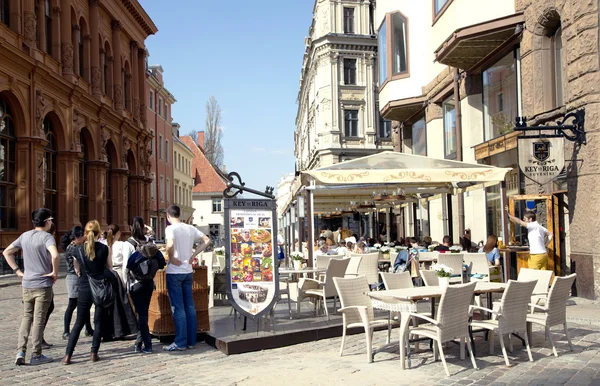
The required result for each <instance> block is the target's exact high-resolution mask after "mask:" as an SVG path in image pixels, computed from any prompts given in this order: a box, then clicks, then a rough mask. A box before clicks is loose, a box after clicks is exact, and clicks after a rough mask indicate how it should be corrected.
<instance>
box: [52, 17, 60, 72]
mask: <svg viewBox="0 0 600 386" xmlns="http://www.w3.org/2000/svg"><path fill="white" fill-rule="evenodd" d="M51 14H52V57H53V58H54V60H56V61H57V62H59V63H60V58H61V52H60V28H61V26H60V15H61V9H60V7H52V9H51Z"/></svg>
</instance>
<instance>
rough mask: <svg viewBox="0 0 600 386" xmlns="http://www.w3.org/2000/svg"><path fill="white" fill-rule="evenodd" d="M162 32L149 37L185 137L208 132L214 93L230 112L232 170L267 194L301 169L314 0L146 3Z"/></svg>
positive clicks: (227, 133)
mask: <svg viewBox="0 0 600 386" xmlns="http://www.w3.org/2000/svg"><path fill="white" fill-rule="evenodd" d="M141 4H142V5H143V7H144V9H145V10H146V12H148V14H149V15H150V17H151V18H152V20H153V21H154V23H155V24H156V26H157V27H158V30H159V31H158V33H157V34H156V35H154V36H150V37H149V38H148V39H147V40H146V46H147V48H148V50H149V52H150V59H149V62H150V64H161V65H162V67H163V69H164V74H163V75H164V80H165V86H166V87H167V89H169V91H171V93H172V94H173V95H175V98H176V99H177V103H175V104H174V106H173V110H172V115H173V120H174V121H176V122H178V123H179V124H180V125H181V131H180V134H181V135H183V134H186V133H188V132H191V131H197V130H203V129H204V119H205V115H206V114H205V104H206V101H207V100H208V98H209V97H210V96H211V95H214V96H215V98H216V99H217V101H218V102H219V105H220V106H221V109H222V110H223V127H224V133H223V141H222V143H223V147H224V150H225V162H224V164H225V165H226V167H227V171H228V172H229V171H237V172H238V173H240V175H241V176H242V178H243V179H244V181H245V182H246V185H247V186H249V187H252V188H256V189H258V190H263V189H264V188H265V186H266V185H270V186H276V185H277V181H278V180H279V178H280V177H281V175H282V174H285V173H289V172H293V171H294V129H295V118H296V110H297V104H296V98H297V95H298V91H299V80H300V69H301V66H302V56H303V54H304V37H305V36H306V35H307V34H308V28H309V27H310V23H311V20H312V8H313V5H314V1H313V0H264V1H259V2H256V1H243V0H228V1H207V0H194V1H191V0H185V1H184V0H176V1H172V2H165V1H163V0H142V1H141Z"/></svg>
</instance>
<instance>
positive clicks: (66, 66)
mask: <svg viewBox="0 0 600 386" xmlns="http://www.w3.org/2000/svg"><path fill="white" fill-rule="evenodd" d="M60 50H61V58H62V66H63V71H64V72H66V73H69V74H70V73H72V72H73V44H71V43H66V42H63V43H62V44H61V48H60Z"/></svg>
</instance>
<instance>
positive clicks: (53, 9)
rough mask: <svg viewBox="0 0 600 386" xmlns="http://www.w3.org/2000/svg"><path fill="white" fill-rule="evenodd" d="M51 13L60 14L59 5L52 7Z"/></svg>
mask: <svg viewBox="0 0 600 386" xmlns="http://www.w3.org/2000/svg"><path fill="white" fill-rule="evenodd" d="M52 15H53V16H55V17H59V16H60V7H52Z"/></svg>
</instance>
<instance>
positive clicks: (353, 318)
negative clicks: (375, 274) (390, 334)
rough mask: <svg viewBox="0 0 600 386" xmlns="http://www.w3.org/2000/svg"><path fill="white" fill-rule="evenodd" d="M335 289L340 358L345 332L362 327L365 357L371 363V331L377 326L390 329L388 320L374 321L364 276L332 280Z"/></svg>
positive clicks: (344, 341)
mask: <svg viewBox="0 0 600 386" xmlns="http://www.w3.org/2000/svg"><path fill="white" fill-rule="evenodd" d="M333 282H334V283H335V288H336V289H337V292H338V294H339V296H340V303H341V305H342V308H340V309H339V310H338V311H339V312H341V313H342V345H341V347H340V356H342V354H343V352H344V345H345V343H346V330H347V329H348V328H353V327H362V328H364V330H365V338H366V341H367V357H368V361H369V363H370V362H373V350H372V347H373V345H372V341H373V330H374V328H375V327H378V326H386V325H387V326H388V330H389V329H390V326H391V325H390V321H389V320H375V315H374V313H373V306H372V305H371V299H370V298H369V297H368V296H367V295H365V288H367V287H368V285H369V283H368V282H367V279H366V278H365V277H364V276H359V277H355V278H348V279H345V278H339V277H336V278H334V279H333Z"/></svg>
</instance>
